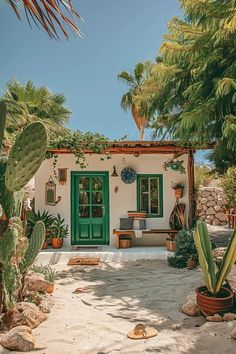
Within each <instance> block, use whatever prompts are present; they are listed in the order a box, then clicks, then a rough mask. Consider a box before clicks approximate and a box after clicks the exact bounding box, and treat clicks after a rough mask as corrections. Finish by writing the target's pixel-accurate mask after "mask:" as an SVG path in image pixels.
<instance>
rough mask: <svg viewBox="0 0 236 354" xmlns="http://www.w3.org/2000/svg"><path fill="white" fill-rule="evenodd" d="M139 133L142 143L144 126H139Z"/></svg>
mask: <svg viewBox="0 0 236 354" xmlns="http://www.w3.org/2000/svg"><path fill="white" fill-rule="evenodd" d="M139 131H140V140H141V141H143V140H144V139H145V135H144V134H145V128H144V125H141V126H140V128H139Z"/></svg>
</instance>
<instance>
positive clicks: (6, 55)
mask: <svg viewBox="0 0 236 354" xmlns="http://www.w3.org/2000/svg"><path fill="white" fill-rule="evenodd" d="M74 4H75V5H76V7H77V9H78V11H79V13H80V14H81V15H82V17H83V18H84V23H81V31H82V32H83V34H84V38H83V39H81V38H79V37H76V36H74V35H72V36H71V38H70V41H69V42H67V41H66V40H64V39H63V40H62V41H55V40H51V39H50V38H48V36H47V34H46V33H44V32H43V31H42V30H39V29H37V28H35V27H33V29H30V27H29V26H28V23H27V21H26V20H25V18H24V20H22V22H20V21H18V20H17V18H16V17H15V15H14V13H13V11H11V9H10V7H9V6H6V5H4V4H2V2H1V3H0V40H1V57H0V90H1V91H3V90H4V89H5V85H6V82H7V81H9V80H11V79H13V78H14V77H15V78H17V79H18V80H19V81H20V82H26V81H27V80H32V81H33V82H34V83H35V84H36V85H45V86H47V87H48V88H49V89H51V90H52V91H53V92H63V93H64V94H65V96H66V97H67V105H68V107H69V108H70V109H71V110H72V112H73V115H72V119H71V123H70V127H71V128H72V129H79V130H81V131H93V132H100V133H103V134H104V135H106V136H108V137H109V138H111V139H118V138H120V137H122V136H124V135H127V136H128V139H138V136H139V134H138V131H137V129H136V126H135V124H134V122H133V120H132V118H131V116H130V114H129V113H126V112H124V111H122V109H121V108H120V99H121V96H122V94H123V93H124V92H125V89H126V87H125V85H124V84H122V83H121V82H119V81H118V80H117V74H118V73H120V72H121V71H123V70H128V71H129V70H131V71H132V69H133V67H134V65H135V64H136V63H137V62H140V61H145V60H154V58H155V57H156V55H157V53H158V48H159V47H160V44H161V41H162V36H163V34H164V33H165V32H166V28H167V23H168V21H169V20H170V19H171V18H172V17H173V16H176V15H179V16H181V10H180V8H179V2H178V0H118V1H117V0H74ZM146 135H147V138H148V137H149V136H148V135H149V134H146ZM199 156H202V154H201V155H199Z"/></svg>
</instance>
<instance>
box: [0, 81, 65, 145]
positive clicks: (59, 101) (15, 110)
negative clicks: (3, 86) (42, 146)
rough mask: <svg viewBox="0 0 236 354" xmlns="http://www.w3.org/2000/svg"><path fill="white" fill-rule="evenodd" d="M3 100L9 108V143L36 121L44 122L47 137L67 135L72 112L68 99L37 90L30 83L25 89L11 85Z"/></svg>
mask: <svg viewBox="0 0 236 354" xmlns="http://www.w3.org/2000/svg"><path fill="white" fill-rule="evenodd" d="M2 99H3V100H4V101H5V102H6V104H7V121H6V139H7V140H9V141H11V140H12V139H13V138H14V136H15V134H17V133H19V131H20V130H22V128H24V127H25V126H26V125H28V124H29V123H31V122H34V121H38V120H40V121H42V122H43V123H44V125H45V126H46V129H47V132H48V136H49V137H50V138H52V139H53V138H55V137H58V135H59V136H63V135H64V134H66V133H67V132H68V129H66V128H65V127H64V125H65V124H66V123H68V121H69V119H70V116H71V111H70V110H69V109H68V108H66V107H65V102H66V99H65V96H64V95H63V94H54V93H52V92H51V91H49V90H48V89H47V88H46V87H44V86H42V87H39V88H36V87H35V86H34V85H33V83H32V82H31V81H28V82H27V83H26V84H25V85H22V84H20V83H19V82H18V81H17V80H13V81H11V82H8V84H7V90H6V92H5V93H4V94H3V97H2Z"/></svg>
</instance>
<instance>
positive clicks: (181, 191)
mask: <svg viewBox="0 0 236 354" xmlns="http://www.w3.org/2000/svg"><path fill="white" fill-rule="evenodd" d="M183 194H184V189H183V188H177V189H175V198H178V199H179V198H182V197H183Z"/></svg>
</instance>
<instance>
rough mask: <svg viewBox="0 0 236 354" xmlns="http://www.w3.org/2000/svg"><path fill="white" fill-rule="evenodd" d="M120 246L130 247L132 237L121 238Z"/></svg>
mask: <svg viewBox="0 0 236 354" xmlns="http://www.w3.org/2000/svg"><path fill="white" fill-rule="evenodd" d="M119 246H120V248H130V246H131V239H120V240H119Z"/></svg>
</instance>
